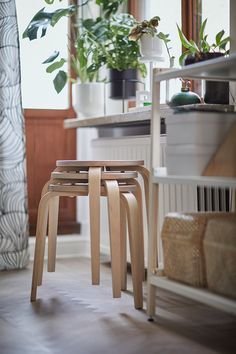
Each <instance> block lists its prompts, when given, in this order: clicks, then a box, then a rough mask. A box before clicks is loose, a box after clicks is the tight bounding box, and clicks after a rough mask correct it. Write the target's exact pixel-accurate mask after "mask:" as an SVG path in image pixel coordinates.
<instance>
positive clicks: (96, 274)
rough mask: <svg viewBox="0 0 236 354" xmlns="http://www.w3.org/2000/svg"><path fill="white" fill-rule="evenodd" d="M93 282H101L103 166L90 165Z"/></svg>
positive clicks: (94, 283) (96, 283) (89, 186)
mask: <svg viewBox="0 0 236 354" xmlns="http://www.w3.org/2000/svg"><path fill="white" fill-rule="evenodd" d="M88 175H89V176H88V188H89V213H90V240H91V241H90V242H91V268H92V269H91V270H92V284H93V285H98V284H99V282H100V194H101V167H90V168H89V173H88Z"/></svg>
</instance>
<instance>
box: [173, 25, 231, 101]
mask: <svg viewBox="0 0 236 354" xmlns="http://www.w3.org/2000/svg"><path fill="white" fill-rule="evenodd" d="M206 24H207V19H205V20H204V21H203V22H202V24H201V27H200V31H199V43H196V42H195V41H194V40H193V39H190V40H188V39H187V38H186V37H185V35H184V33H183V32H182V30H181V29H180V28H179V26H178V25H177V28H178V33H179V38H180V40H181V43H182V45H183V47H184V48H186V50H185V51H184V52H183V54H182V55H181V56H180V58H179V63H180V65H183V64H184V65H189V64H194V63H197V62H200V61H205V60H209V59H215V58H218V57H221V56H225V55H227V54H228V53H229V49H228V45H229V43H230V37H229V36H225V31H224V30H221V31H219V32H218V33H217V34H216V35H215V41H214V43H212V44H210V43H209V41H208V39H207V37H208V35H207V34H205V28H206ZM204 101H205V103H212V104H228V103H229V83H228V82H220V81H214V82H213V81H206V85H205V95H204Z"/></svg>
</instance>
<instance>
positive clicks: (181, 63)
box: [179, 50, 191, 66]
mask: <svg viewBox="0 0 236 354" xmlns="http://www.w3.org/2000/svg"><path fill="white" fill-rule="evenodd" d="M189 54H191V53H190V51H188V50H186V51H185V52H184V53H182V54H181V55H180V57H179V64H180V65H181V66H182V65H184V60H185V58H186V57H187V56H188V55H189Z"/></svg>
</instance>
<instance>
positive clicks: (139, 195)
mask: <svg viewBox="0 0 236 354" xmlns="http://www.w3.org/2000/svg"><path fill="white" fill-rule="evenodd" d="M132 183H133V184H135V185H136V192H135V197H136V200H137V203H138V212H139V223H140V237H139V242H140V244H139V250H140V267H141V269H142V273H143V280H145V266H144V231H143V202H142V189H141V186H140V184H139V182H138V181H137V180H135V179H133V180H132Z"/></svg>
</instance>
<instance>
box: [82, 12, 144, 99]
mask: <svg viewBox="0 0 236 354" xmlns="http://www.w3.org/2000/svg"><path fill="white" fill-rule="evenodd" d="M135 22H136V20H135V19H134V17H133V16H132V15H130V14H126V13H121V14H116V15H113V16H112V17H111V18H109V19H104V20H103V21H99V22H98V23H97V22H96V21H95V22H94V23H92V22H91V21H90V22H89V23H85V27H86V29H87V30H88V31H89V33H90V35H93V36H94V39H96V43H97V44H98V45H99V50H100V51H101V52H102V53H103V58H104V62H105V63H106V67H107V68H108V69H109V72H110V76H109V81H110V83H111V94H110V96H111V98H115V99H121V98H129V97H132V96H135V94H136V82H137V81H138V79H137V70H139V71H140V73H141V76H143V77H144V76H145V75H146V66H145V64H143V63H141V62H140V50H139V45H138V43H136V42H134V41H131V40H129V38H128V35H129V33H130V30H131V28H132V27H133V26H134V23H135Z"/></svg>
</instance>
